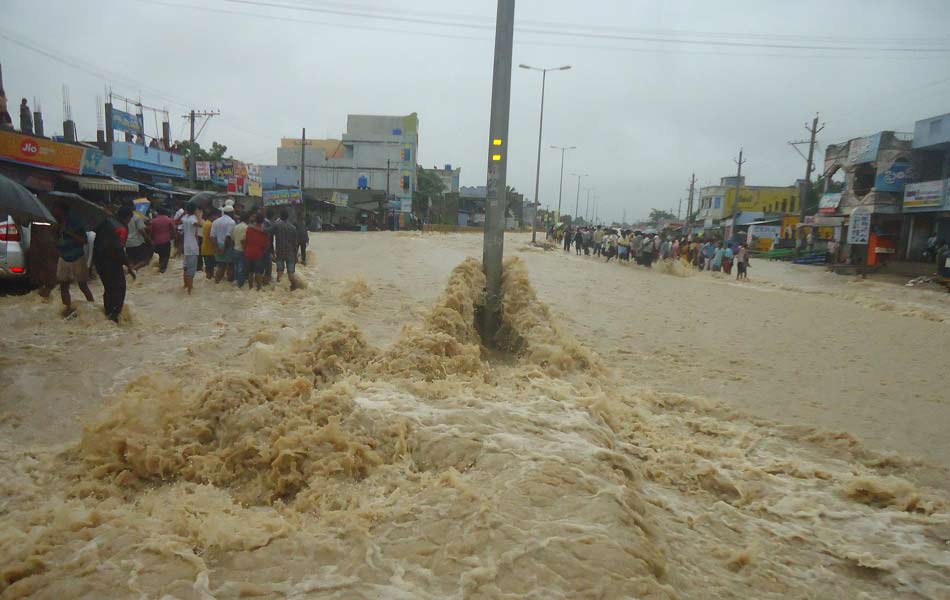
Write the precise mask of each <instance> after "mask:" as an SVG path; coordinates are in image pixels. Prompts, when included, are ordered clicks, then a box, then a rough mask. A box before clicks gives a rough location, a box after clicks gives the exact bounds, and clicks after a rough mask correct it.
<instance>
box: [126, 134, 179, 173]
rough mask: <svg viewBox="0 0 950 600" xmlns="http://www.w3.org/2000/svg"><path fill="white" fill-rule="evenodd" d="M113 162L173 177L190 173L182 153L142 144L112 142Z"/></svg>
mask: <svg viewBox="0 0 950 600" xmlns="http://www.w3.org/2000/svg"><path fill="white" fill-rule="evenodd" d="M112 162H113V164H116V165H125V166H128V167H131V168H133V169H138V170H140V171H148V172H150V173H161V174H162V175H169V176H171V177H184V176H186V175H187V174H188V170H187V169H186V168H185V157H184V156H182V155H181V154H176V153H174V152H168V151H166V150H159V149H158V148H149V147H148V146H143V145H142V144H130V143H128V142H112Z"/></svg>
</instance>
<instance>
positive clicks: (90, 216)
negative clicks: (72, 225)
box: [48, 192, 110, 231]
mask: <svg viewBox="0 0 950 600" xmlns="http://www.w3.org/2000/svg"><path fill="white" fill-rule="evenodd" d="M48 196H49V197H50V199H52V200H53V201H54V202H56V201H58V200H62V201H64V202H66V204H68V205H69V212H70V214H71V215H74V216H75V217H76V218H77V219H79V222H80V223H82V225H83V227H85V228H86V230H88V231H92V230H93V229H95V228H96V227H97V226H98V225H99V223H102V222H103V221H104V220H106V219H108V218H109V216H110V215H109V213H108V212H106V209H104V208H103V207H101V206H99V205H98V204H95V203H94V202H90V201H89V200H86V199H85V198H83V197H82V196H80V195H79V194H69V193H66V192H50V193H49V194H48Z"/></svg>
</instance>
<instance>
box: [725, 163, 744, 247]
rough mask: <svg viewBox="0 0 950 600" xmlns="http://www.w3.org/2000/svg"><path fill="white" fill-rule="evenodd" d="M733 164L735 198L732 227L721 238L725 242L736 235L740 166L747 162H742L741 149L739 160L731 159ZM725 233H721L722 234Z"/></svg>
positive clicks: (740, 184) (740, 187) (740, 176)
mask: <svg viewBox="0 0 950 600" xmlns="http://www.w3.org/2000/svg"><path fill="white" fill-rule="evenodd" d="M733 162H734V163H736V197H735V198H734V199H733V202H732V225H730V228H731V229H730V231H729V236H728V237H725V236H724V237H723V241H724V242H725V241H726V240H727V239H729V240H731V239H732V238H733V237H735V235H736V215H737V214H738V212H739V190H741V189H742V165H743V164H745V163H747V162H748V161H746V160H742V148H739V160H735V159H733ZM725 233H726V232H725V231H723V234H725Z"/></svg>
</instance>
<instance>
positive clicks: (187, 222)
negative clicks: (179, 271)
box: [181, 202, 204, 296]
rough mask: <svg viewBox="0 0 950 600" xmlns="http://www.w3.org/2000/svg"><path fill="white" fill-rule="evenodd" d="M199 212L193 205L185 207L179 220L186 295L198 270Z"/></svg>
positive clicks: (200, 220) (189, 291) (189, 204)
mask: <svg viewBox="0 0 950 600" xmlns="http://www.w3.org/2000/svg"><path fill="white" fill-rule="evenodd" d="M203 223H204V221H203V220H202V219H201V211H200V210H198V208H197V207H196V206H195V204H194V203H192V202H189V203H188V204H186V205H185V215H184V216H183V217H182V218H181V234H182V252H183V253H184V257H185V260H184V267H185V269H184V282H185V289H186V290H188V295H189V296H190V295H191V288H192V286H193V285H194V282H195V272H196V271H197V270H198V254H199V247H198V232H199V231H201V225H202V224H203Z"/></svg>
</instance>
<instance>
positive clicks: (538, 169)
mask: <svg viewBox="0 0 950 600" xmlns="http://www.w3.org/2000/svg"><path fill="white" fill-rule="evenodd" d="M518 67H519V68H521V69H528V70H530V71H541V119H540V121H539V122H538V163H537V167H536V168H535V171H534V219H532V220H531V243H534V242H535V240H536V239H537V232H538V229H537V224H538V206H539V205H540V204H541V200H540V199H539V197H538V185H539V183H540V181H541V132H542V130H543V129H544V87H545V84H546V83H547V79H548V71H566V70H568V69H570V68H571V65H564V66H563V67H553V68H550V69H539V68H538V67H532V66H530V65H526V64H523V63H522V64H520V65H518ZM562 163H563V161H562Z"/></svg>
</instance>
